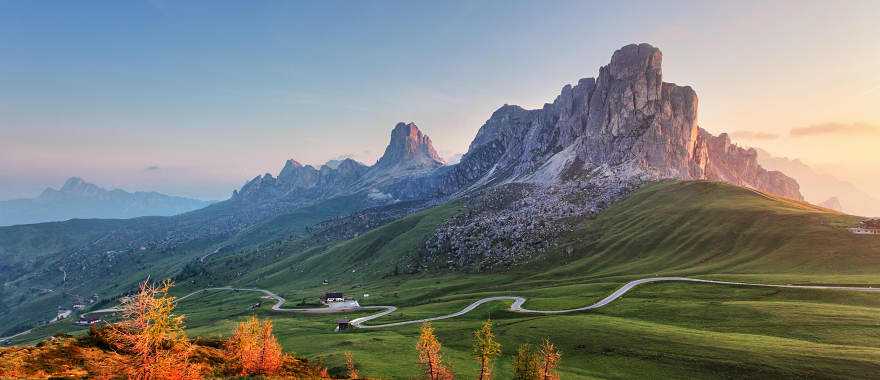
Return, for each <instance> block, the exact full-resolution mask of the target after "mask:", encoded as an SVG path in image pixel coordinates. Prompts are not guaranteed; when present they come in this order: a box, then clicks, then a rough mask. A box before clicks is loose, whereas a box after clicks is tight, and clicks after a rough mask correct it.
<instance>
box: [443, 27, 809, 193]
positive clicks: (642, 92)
mask: <svg viewBox="0 0 880 380" xmlns="http://www.w3.org/2000/svg"><path fill="white" fill-rule="evenodd" d="M662 60H663V56H662V54H661V52H660V50H659V49H657V48H655V47H653V46H650V45H648V44H641V45H628V46H625V47H623V48H621V49H620V50H618V51H616V52H615V53H614V55H613V56H612V58H611V63H610V64H608V65H607V66H603V67H602V68H601V69H600V70H599V75H598V77H597V78H596V79H593V78H587V79H581V80H580V81H578V83H577V85H575V86H570V85H567V86H565V87H563V89H562V92H561V93H560V95H559V96H558V97H557V98H556V100H555V101H554V102H553V103H550V104H545V105H544V107H543V108H542V109H538V110H525V109H522V108H520V107H518V106H510V105H505V106H503V107H501V108H500V109H498V110H497V111H495V113H493V114H492V117H490V118H489V120H488V121H487V122H486V124H484V125H483V126H482V128H480V131H479V132H478V133H477V136H476V138H475V139H474V141H473V142H472V143H471V146H470V150H469V153H468V154H466V155H465V156H464V157H463V159H462V161H461V164H460V165H465V166H473V165H474V164H475V163H474V162H473V160H468V158H469V157H468V156H469V155H470V152H471V151H479V150H485V149H487V148H490V147H491V148H492V149H494V150H496V154H495V155H497V156H498V159H497V160H496V161H495V162H494V163H493V164H492V165H491V168H490V169H487V170H485V171H484V173H483V174H484V178H481V179H480V180H479V182H483V183H498V182H556V181H560V180H564V178H565V177H566V176H569V175H590V173H591V172H594V171H596V170H602V171H604V172H608V171H611V172H613V173H615V174H616V175H617V176H618V177H620V178H633V177H638V178H644V179H661V178H677V179H686V180H691V179H709V180H719V181H726V182H730V183H733V184H736V185H739V186H745V187H751V188H755V189H758V190H761V191H765V192H769V193H773V194H777V195H781V196H785V197H789V198H794V199H801V198H802V197H801V195H800V192H799V190H798V185H797V182H795V181H794V180H793V179H791V178H789V177H787V176H785V175H784V174H782V173H779V172H768V171H766V170H764V169H763V168H761V167H760V165H758V163H757V157H756V156H757V155H756V152H754V151H753V150H745V149H742V148H739V147H737V146H735V145H732V144H731V143H730V139H729V138H728V137H727V135H725V134H722V135H721V136H718V137H716V136H712V135H711V134H710V133H708V132H706V131H705V130H703V129H701V128H699V126H698V124H697V111H698V100H697V95H696V93H695V92H694V90H693V89H691V88H690V87H687V86H678V85H675V84H672V83H664V82H663V80H662V72H661V64H662ZM480 166H482V167H485V163H482V164H481V165H480Z"/></svg>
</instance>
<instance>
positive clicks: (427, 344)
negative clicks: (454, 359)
mask: <svg viewBox="0 0 880 380" xmlns="http://www.w3.org/2000/svg"><path fill="white" fill-rule="evenodd" d="M440 348H441V346H440V341H438V340H437V337H436V336H435V335H434V327H433V326H431V322H425V323H422V328H421V330H420V334H419V342H418V343H417V344H416V349H417V350H418V351H419V364H421V366H422V368H424V370H425V378H426V379H428V380H448V379H452V378H453V376H452V373H451V372H450V371H449V370H448V369H447V368H446V367H445V366H444V365H443V360H442V357H441V355H440Z"/></svg>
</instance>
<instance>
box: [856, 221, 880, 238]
mask: <svg viewBox="0 0 880 380" xmlns="http://www.w3.org/2000/svg"><path fill="white" fill-rule="evenodd" d="M849 231H850V232H852V233H854V234H858V235H880V219H868V220H863V221H861V222H859V225H858V226H856V227H853V228H850V229H849Z"/></svg>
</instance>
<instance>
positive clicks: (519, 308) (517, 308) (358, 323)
mask: <svg viewBox="0 0 880 380" xmlns="http://www.w3.org/2000/svg"><path fill="white" fill-rule="evenodd" d="M652 282H696V283H703V284H719V285H734V286H759V287H771V288H789V289H818V290H848V291H857V292H880V288H863V287H853V286H822V285H775V284H760V283H747V282H732V281H713V280H701V279H697V278H688V277H651V278H643V279H640V280H634V281H630V282H628V283H626V284H624V285H623V286H621V287H620V288H619V289H617V290H615V291H614V292H613V293H611V294H609V295H608V296H607V297H605V298H603V299H601V300H599V302H596V303H594V304H591V305H587V306H584V307H579V308H576V309H564V310H531V309H526V308H524V307H523V304H524V303H525V302H526V299H525V298H523V297H519V296H498V297H487V298H483V299H480V300H477V301H476V302H474V303H472V304H470V305H467V306H466V307H465V308H464V309H461V310H459V311H457V312H455V313H452V314H447V315H441V316H437V317H432V318H424V319H416V320H411V321H403V322H394V323H385V324H379V325H365V324H364V323H365V322H369V321H371V320H373V319H376V318H380V317H383V316H385V315H388V314H391V313H393V312H394V310H396V308H395V307H393V306H379V307H382V308H389V309H388V310H385V311H383V312H381V313H378V314H374V315H370V316H366V317H362V318H357V319H354V320H352V321H351V324H352V325H353V326H355V327H357V328H362V329H376V328H385V327H394V326H402V325H408V324H413V323H423V322H427V321H438V320H442V319H449V318H455V317H459V316H462V315H464V314H467V313H469V312H471V311H472V310H474V309H476V308H477V307H479V306H480V305H482V304H484V303H488V302H494V301H513V304H512V305H510V311H513V312H517V313H526V314H565V313H576V312H581V311H587V310H594V309H598V308H600V307H603V306H606V305H608V304H609V303H611V302H614V301H615V300H617V299H618V298H620V297H622V296H623V295H624V294H626V293H627V292H629V291H630V290H632V289H633V288H635V287H636V286H639V285H642V284H647V283H652Z"/></svg>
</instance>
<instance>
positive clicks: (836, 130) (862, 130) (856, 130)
mask: <svg viewBox="0 0 880 380" xmlns="http://www.w3.org/2000/svg"><path fill="white" fill-rule="evenodd" d="M790 134H791V137H808V136H816V135H880V126H876V125H872V124H867V123H852V124H845V123H821V124H813V125H810V126H806V127H801V128H793V129H792V130H791V132H790Z"/></svg>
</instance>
